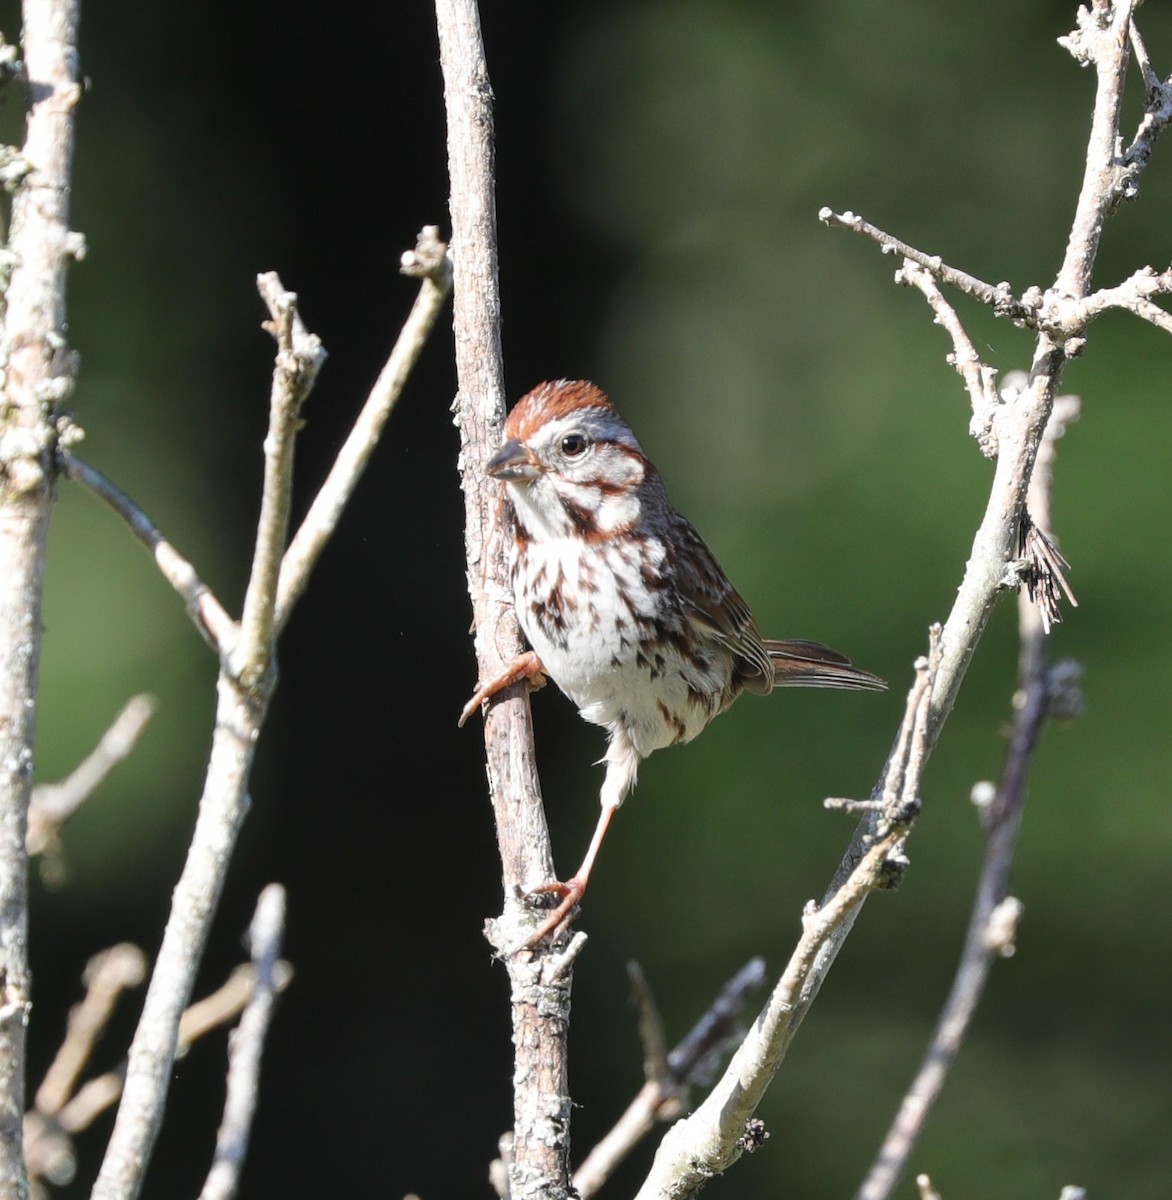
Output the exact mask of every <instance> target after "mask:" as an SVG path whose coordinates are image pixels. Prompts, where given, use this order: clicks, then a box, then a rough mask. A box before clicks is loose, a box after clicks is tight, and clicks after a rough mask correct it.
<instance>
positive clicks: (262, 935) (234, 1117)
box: [200, 883, 285, 1200]
mask: <svg viewBox="0 0 1172 1200" xmlns="http://www.w3.org/2000/svg"><path fill="white" fill-rule="evenodd" d="M284 929H285V890H284V888H282V887H281V886H280V885H279V884H275V883H273V884H270V885H269V886H268V887H267V888H265V890H264V891H263V892H261V894H260V899H259V900H258V901H257V905H256V913H255V915H254V916H253V918H252V924H251V925H250V926H249V931H248V938H249V952H250V954H251V956H252V965H253V968H254V970H255V986H254V987H253V992H252V996H251V997H250V998H249V1001H248V1004H247V1006H246V1007H245V1009H244V1012H243V1014H242V1015H241V1017H240V1024H239V1025H238V1026H237V1027H236V1029H235V1031H234V1032H233V1033H232V1035H231V1038H230V1039H229V1043H228V1091H227V1097H226V1099H225V1101H224V1116H223V1120H222V1121H221V1122H220V1128H219V1131H218V1132H217V1134H216V1153H215V1159H214V1161H213V1163H212V1166H211V1170H210V1171H209V1172H208V1177H207V1180H206V1181H205V1183H204V1186H203V1191H202V1192H201V1193H200V1200H231V1198H232V1197H233V1196H235V1194H236V1189H237V1186H238V1184H239V1182H240V1169H241V1167H242V1166H243V1165H244V1159H245V1156H246V1155H247V1153H248V1140H249V1134H250V1132H251V1129H252V1118H253V1114H254V1113H255V1112H256V1100H257V1091H258V1089H259V1085H260V1058H261V1051H262V1050H263V1048H264V1041H265V1036H266V1035H267V1033H268V1028H269V1022H270V1021H271V1019H272V1015H273V1008H274V1005H275V1003H276V992H277V981H276V968H277V963H278V961H279V960H278V955H279V954H280V952H281V940H282V937H283V935H284Z"/></svg>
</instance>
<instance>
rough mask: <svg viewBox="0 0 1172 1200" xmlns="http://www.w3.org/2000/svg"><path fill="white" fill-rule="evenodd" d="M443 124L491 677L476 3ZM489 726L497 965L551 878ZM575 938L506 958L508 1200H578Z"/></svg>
mask: <svg viewBox="0 0 1172 1200" xmlns="http://www.w3.org/2000/svg"><path fill="white" fill-rule="evenodd" d="M436 23H437V27H438V30H439V44H440V64H441V67H442V69H443V76H444V102H445V105H446V109H447V122H448V173H449V176H450V179H451V217H452V259H453V266H454V291H453V324H454V328H455V335H456V372H457V379H458V386H459V391H458V395H457V398H456V404H455V409H456V425H457V428H458V429H459V431H460V451H461V452H460V470H461V480H462V484H463V488H464V505H465V551H466V563H467V578H468V589H469V592H470V593H471V597H472V607H473V622H474V629H475V637H476V661H477V667H478V670H479V673H480V678H481V679H489V678H492V677H493V676H494V675H495V674H496V673H497V672H498V671H499V670H500V668H501V666H502V664H503V663H504V662H505V661H507V660H509V659H511V658H513V657H515V656H516V654H518V653H519V652H520V650H521V649H522V645H521V638H520V633H519V630H518V628H517V623H516V618H515V617H514V614H513V608H512V598H511V595H510V588H509V587H508V572H507V566H506V540H505V537H504V536H503V533H504V531H503V530H502V529H501V528H500V527H499V524H500V523H499V522H497V521H496V520H495V516H496V514H497V511H498V507H499V505H498V489H497V486H496V484H495V482H494V481H493V480H492V479H490V478H489V477H488V475H487V474H486V473H485V470H484V468H485V465H486V464H487V462H488V460H489V458H490V457H491V456H492V455H493V454H494V453H496V451H497V449H498V448H499V446H500V440H501V430H502V427H503V425H504V414H505V396H504V377H503V367H502V363H501V348H500V293H499V287H498V280H497V251H496V199H495V184H494V179H493V169H492V163H493V141H492V138H493V123H492V104H491V96H492V88H491V84H490V83H489V78H488V69H487V66H486V64H485V59H484V46H483V42H482V39H481V35H480V17H479V13H478V9H477V5H476V3H475V0H436ZM502 696H503V697H504V699H502V700H501V701H499V702H498V703H496V704H493V705H492V706H491V707H490V709H489V711H488V712H487V714H486V715H485V722H484V731H485V732H484V736H485V749H486V757H487V765H488V777H489V791H490V795H491V797H492V803H493V811H494V815H495V818H496V829H497V843H498V846H499V849H500V854H501V869H502V879H503V885H504V894H505V895H504V912H503V913H502V915H501V917H500V919H499V920H496V921H491V922H489V923H488V925H487V927H486V930H487V933H488V936H489V939H490V940H491V941H492V943H493V945H494V946H495V947H496V948H497V951H498V953H506V952H508V951H511V950H512V949H513V948H514V947H517V946H521V945H523V944H524V943H525V941H526V940H527V939H528V938H529V936H530V935H531V934H532V933H533V932H534V929H535V924H536V923H535V920H534V916H533V913H532V912H531V911H530V909H529V908H528V906H527V905H526V904H525V903H524V902H523V896H524V894H525V893H526V892H529V891H531V890H532V889H534V888H536V887H539V886H541V885H542V884H545V883H547V882H549V881H550V880H552V879H554V878H556V876H555V874H554V870H553V855H552V852H551V850H550V844H549V830H548V828H547V826H546V822H545V813H544V811H543V809H542V805H541V791H540V786H539V784H538V779H537V769H536V765H535V763H534V753H533V730H532V724H531V717H530V711H529V697H528V693H527V691H526V689H525V687H524V686H523V685H522V684H517V685H515V686H514V687H513V688H512V689H511V694H510V692H509V691H506V692H504V693H502ZM583 941H584V939H583V937H582V935H580V934H577V935H575V936H574V937H573V938H572V939H571V941H570V943H569V945H568V946H567V947H566V948H565V950H564V951H563V950H562V949H561V948H560V946H553V947H547V946H542V947H539V948H538V950H537V951H536V952H535V953H530V952H528V951H520V952H517V953H508V954H507V957H506V959H505V964H506V968H507V970H508V972H509V983H510V995H511V1003H512V1018H513V1046H514V1054H515V1065H514V1071H513V1079H514V1081H515V1086H514V1094H513V1138H512V1152H511V1155H510V1157H509V1159H508V1161H507V1167H506V1170H507V1176H508V1187H509V1192H510V1195H511V1197H512V1200H538V1198H540V1200H561V1198H562V1197H565V1196H568V1195H569V1192H570V1171H569V1128H570V1111H571V1110H570V1096H569V1085H568V1078H567V1067H566V1029H567V1026H568V1023H569V1016H570V983H571V975H572V973H571V971H570V969H569V968H570V965H571V963H572V961H573V957H574V956H575V955H576V954H577V953H578V951H579V950H580V949H581V946H582V944H583Z"/></svg>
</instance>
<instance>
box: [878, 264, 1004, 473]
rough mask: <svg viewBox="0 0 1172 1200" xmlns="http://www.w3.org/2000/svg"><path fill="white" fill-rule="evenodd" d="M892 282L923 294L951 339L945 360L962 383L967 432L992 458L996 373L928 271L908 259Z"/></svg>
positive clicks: (993, 452) (995, 407)
mask: <svg viewBox="0 0 1172 1200" xmlns="http://www.w3.org/2000/svg"><path fill="white" fill-rule="evenodd" d="M895 281H896V283H905V284H909V285H910V286H912V287H915V288H918V289H919V290H920V291H921V292H922V293H923V296H924V299H925V300H927V301H928V304H929V305H930V306H931V309H932V312H933V313H934V314H935V315H936V323H937V324H938V325H940V326H941V327H942V328H943V329H944V330H945V331H946V332H947V334H948V336H949V337H950V338H951V339H952V354H951V355H950V356H949V359H948V361H949V363H950V364H951V365H952V366H953V367H955V368H956V372H957V374H958V375H959V376H960V377H961V378H962V379H963V380H964V385H965V388H966V389H967V390H968V394H969V402H970V404H971V405H972V409H973V419H972V421H971V423H970V424H969V432H970V433H971V434H972V435H973V437H975V438H976V439H977V444H978V445H979V446H980V447H981V453H982V454H984V455H985V457H986V458H992V457H993V456H994V455H995V454H996V453H997V439H996V437H995V435H994V432H993V414H994V412H995V411H996V409H997V404H998V396H997V372H996V370H995V369H994V368H993V367H991V366H989V365H988V364H987V363H985V362H982V360H981V356H980V355H979V354H978V353H977V348H976V346H975V345H973V340H972V338H971V337H969V334H968V330H966V329H965V327H964V325H963V324H962V323H961V320H960V318H959V317H958V316H957V314H956V309H954V308H953V307H952V305H951V304H949V303H948V301H947V300H946V299H945V298H944V294H943V292H941V291H940V288H939V287H938V286H937V284H936V280H935V278H934V277H933V276H932V273H931V272H930V271H927V270H925V268H923V267H922V266H920V265H919V264H918V263H916V262H914V261H913V260H912V259H910V258H907V259H904V262H903V266H902V267H901V268H900V269H899V270H898V271H897V272H896V274H895Z"/></svg>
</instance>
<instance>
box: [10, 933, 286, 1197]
mask: <svg viewBox="0 0 1172 1200" xmlns="http://www.w3.org/2000/svg"><path fill="white" fill-rule="evenodd" d="M124 951H125V953H124ZM135 955H137V958H138V961H139V962H140V963H141V964H142V975H143V976H145V969H146V960H145V956H143V954H142V952H141V951H140V950H138V949H137V947H133V946H128V947H114V949H113V950H108V951H104V952H103V954H102V955H98V956H96V957H95V958H94V959H92V960H91V962H90V965H89V966H88V967H87V968H86V976H85V980H86V987H87V992H86V997H85V999H84V1000H83V1001H82V1003H81V1005H79V1006H78V1007H79V1009H82V1010H84V1011H85V1013H86V1015H85V1018H84V1020H83V1021H82V1022H81V1023H80V1028H79V1029H78V1030H77V1031H75V1030H74V1018H73V1017H72V1015H71V1019H70V1028H69V1031H68V1032H67V1034H66V1044H67V1046H68V1049H67V1048H66V1046H63V1047H62V1049H61V1051H60V1052H59V1053H58V1061H59V1062H60V1063H61V1064H62V1065H61V1066H58V1065H57V1063H56V1062H55V1064H54V1066H53V1067H52V1068H51V1074H53V1075H55V1078H53V1079H52V1080H50V1078H49V1076H46V1080H45V1083H43V1084H42V1085H41V1088H40V1089H39V1090H38V1093H37V1106H36V1107H35V1108H34V1109H33V1110H32V1111H31V1112H30V1113H29V1114H28V1115H27V1117H26V1118H25V1143H26V1149H27V1152H28V1166H29V1174H30V1176H32V1177H34V1178H42V1179H48V1180H49V1181H50V1182H51V1183H55V1184H59V1185H64V1184H67V1183H69V1182H70V1181H71V1180H72V1178H73V1173H74V1168H75V1160H74V1153H73V1137H74V1135H76V1134H78V1133H81V1132H82V1131H83V1130H85V1129H88V1128H89V1126H90V1125H92V1124H93V1122H94V1121H95V1120H96V1119H97V1118H98V1117H99V1116H101V1114H102V1113H104V1112H106V1110H107V1109H109V1108H110V1107H111V1106H112V1105H114V1104H116V1103H117V1102H118V1097H119V1096H121V1095H122V1087H123V1083H124V1082H125V1079H126V1063H125V1062H123V1063H121V1064H120V1065H119V1066H117V1067H115V1068H114V1069H113V1070H110V1071H106V1072H104V1073H103V1074H102V1075H99V1076H96V1077H95V1078H93V1079H90V1080H88V1081H87V1082H86V1083H84V1084H83V1085H82V1086H81V1087H80V1088H78V1089H77V1091H76V1093H75V1094H70V1093H71V1092H72V1088H73V1087H74V1086H75V1084H76V1076H77V1073H78V1069H79V1068H80V1066H81V1065H84V1063H83V1062H82V1061H81V1060H82V1034H83V1033H84V1035H85V1041H86V1043H88V1046H89V1048H90V1049H92V1045H93V1043H94V1042H96V1041H97V1039H98V1038H99V1037H100V1036H101V1035H102V1033H103V1031H104V1026H105V1021H106V1020H108V1017H109V1009H110V1007H111V1006H112V1001H113V999H114V996H113V988H114V986H115V984H116V983H117V982H118V981H119V980H121V981H122V986H136V985H137V983H138V982H139V981H140V980H139V979H136V978H135V977H134V965H135V958H134V956H135ZM105 956H111V957H110V958H109V959H106V958H105ZM96 964H101V971H100V972H98V971H95V965H96ZM292 978H293V968H292V967H291V966H290V965H289V964H288V963H287V962H285V961H284V960H279V961H278V962H276V963H275V964H274V969H273V985H274V987H275V989H276V991H277V992H278V993H279V992H282V991H284V989H285V988H286V987H287V986H288V985H289V982H290V981H291V980H292ZM255 988H256V967H255V966H254V965H253V964H252V963H246V964H244V965H242V966H239V967H236V968H235V970H233V972H232V973H231V975H230V976H229V977H228V979H227V981H226V982H225V983H224V984H223V985H221V986H220V987H219V988H217V989H216V990H215V991H214V992H212V993H211V994H210V995H208V996H205V997H204V998H203V999H201V1000H197V1001H195V1003H193V1004H192V1005H191V1006H190V1007H189V1008H187V1009H186V1010H185V1011H184V1013H183V1016H182V1018H181V1019H180V1022H179V1038H178V1043H177V1047H176V1052H175V1057H176V1058H177V1059H178V1058H182V1057H183V1056H184V1055H185V1054H186V1053H187V1052H188V1050H189V1049H190V1048H191V1046H192V1044H193V1043H194V1042H195V1041H197V1040H198V1039H199V1038H201V1037H203V1036H205V1035H206V1034H208V1033H211V1032H212V1031H213V1030H215V1029H218V1028H220V1027H221V1026H223V1025H227V1024H228V1023H229V1022H230V1021H233V1020H235V1019H236V1017H237V1016H239V1015H240V1013H241V1012H243V1010H244V1008H245V1006H246V1005H247V1004H248V1001H249V999H250V998H251V997H252V995H253V992H254V991H255ZM95 993H98V994H99V995H97V996H95ZM103 993H104V995H102V994H103ZM99 1018H100V1019H99ZM70 1043H72V1044H70ZM86 1053H87V1054H88V1050H87V1051H86ZM42 1094H43V1095H42Z"/></svg>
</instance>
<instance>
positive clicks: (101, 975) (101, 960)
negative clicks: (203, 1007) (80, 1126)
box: [35, 942, 147, 1117]
mask: <svg viewBox="0 0 1172 1200" xmlns="http://www.w3.org/2000/svg"><path fill="white" fill-rule="evenodd" d="M146 970H147V961H146V955H145V954H143V952H142V951H141V950H140V949H139V948H138V947H137V946H132V945H131V944H130V943H129V942H123V943H122V944H121V945H118V946H111V947H110V949H109V950H103V951H102V952H101V953H100V954H95V955H94V957H93V958H91V959H90V961H89V962H88V963H87V964H86V968H85V974H84V975H83V976H82V978H83V980H84V982H85V988H86V991H85V997H84V999H83V1000H82V1001H81V1003H80V1004H78V1005H75V1006H74V1008H73V1009H72V1010H71V1011H70V1013H69V1023H68V1025H67V1027H66V1031H65V1040H64V1041H63V1042H62V1044H61V1049H60V1050H58V1051H57V1056H56V1058H54V1060H53V1063H52V1065H51V1066H50V1067H49V1070H48V1071H47V1072H46V1073H45V1078H44V1081H43V1082H42V1083H41V1086H40V1087H39V1088H38V1089H37V1095H36V1101H35V1106H36V1109H37V1111H38V1112H39V1113H40V1114H41V1115H42V1116H46V1117H49V1116H56V1114H57V1113H59V1112H60V1111H61V1109H62V1108H64V1107H65V1104H66V1103H67V1101H68V1100H69V1097H70V1096H71V1095H72V1094H73V1090H74V1088H75V1087H76V1085H77V1080H78V1079H79V1078H80V1076H81V1072H82V1071H83V1070H84V1069H85V1064H86V1063H87V1062H88V1061H89V1057H90V1054H91V1053H92V1052H93V1048H94V1045H95V1044H96V1042H97V1040H98V1038H100V1037H101V1036H102V1034H103V1033H104V1032H105V1030H106V1025H107V1024H108V1023H109V1020H110V1016H111V1014H112V1013H113V1011H114V1007H115V1005H116V1004H117V1003H118V1000H119V998H120V997H121V995H122V993H123V992H124V991H126V990H127V989H128V988H135V987H138V986H139V985H140V984H141V983H142V981H143V980H144V979H145V978H146Z"/></svg>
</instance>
